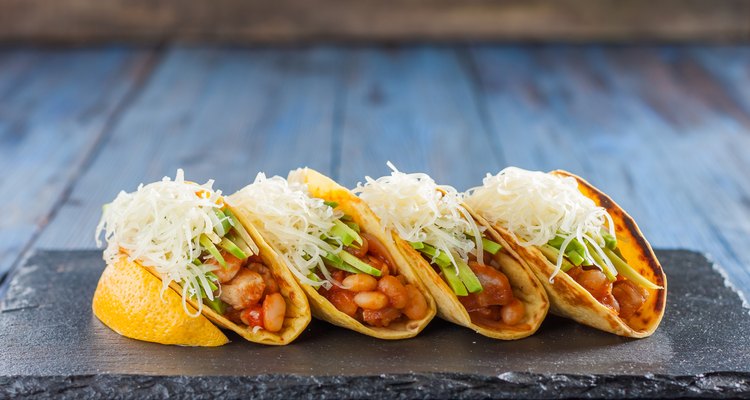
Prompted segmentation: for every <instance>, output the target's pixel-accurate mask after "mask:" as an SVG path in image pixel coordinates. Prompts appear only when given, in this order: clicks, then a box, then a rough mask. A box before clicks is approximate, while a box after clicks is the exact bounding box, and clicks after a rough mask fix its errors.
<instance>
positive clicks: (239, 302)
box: [94, 170, 311, 345]
mask: <svg viewBox="0 0 750 400" xmlns="http://www.w3.org/2000/svg"><path fill="white" fill-rule="evenodd" d="M212 184H213V181H209V182H207V183H206V184H203V185H198V184H196V183H192V182H187V181H185V180H184V178H183V172H182V170H178V172H177V177H176V179H175V180H174V181H173V180H171V179H169V178H166V177H165V178H164V179H163V180H162V181H160V182H155V183H151V184H148V185H145V186H144V185H140V186H139V187H138V190H137V191H135V192H133V193H126V192H120V194H118V195H117V198H115V200H114V201H112V202H111V203H109V204H107V205H106V206H105V207H104V212H103V215H102V219H101V221H100V223H99V226H98V227H97V234H96V238H97V245H101V242H100V239H99V237H100V235H101V234H102V232H103V233H104V239H105V240H106V241H107V248H106V249H105V250H104V259H105V261H106V262H107V264H108V265H109V266H108V268H110V267H111V268H113V269H114V268H115V266H117V267H119V268H123V265H124V268H134V269H138V268H145V269H146V270H147V271H148V272H150V273H151V274H153V275H154V276H156V277H158V278H159V279H160V280H161V296H160V297H161V299H163V300H164V302H166V303H168V304H167V305H168V306H170V307H171V306H172V305H173V303H174V301H175V299H176V297H175V296H174V294H171V293H169V292H170V291H174V292H176V294H179V296H180V297H181V303H182V309H183V312H184V315H183V316H181V317H180V318H181V320H183V321H184V316H185V315H186V316H188V317H192V318H197V319H201V318H204V317H205V318H208V319H209V320H211V321H213V322H214V323H216V324H217V325H219V326H220V327H222V328H226V329H230V330H232V331H234V332H236V333H238V334H239V335H240V336H242V337H243V338H245V339H247V340H249V341H252V342H256V343H262V344H270V345H284V344H288V343H290V342H291V341H293V340H294V339H295V338H296V337H297V336H299V334H300V333H301V332H302V331H303V330H304V329H305V327H306V326H307V324H308V323H309V322H310V319H311V315H310V308H309V304H308V302H307V299H306V297H305V295H304V293H303V292H302V290H301V289H300V287H299V285H297V283H296V281H295V280H294V278H293V277H292V275H291V274H290V273H289V271H287V269H286V268H285V267H284V265H283V263H282V261H281V260H280V259H279V257H278V255H277V254H276V253H275V252H274V251H273V249H272V248H271V247H270V246H269V245H268V244H267V243H266V242H264V241H263V239H262V237H261V236H260V235H259V234H258V232H257V231H256V230H255V228H254V227H253V226H252V224H251V223H250V222H249V221H247V220H244V219H243V217H242V216H241V215H237V214H236V213H235V212H234V210H232V208H231V207H230V206H228V205H227V204H225V202H224V198H223V197H222V196H221V192H220V191H214V190H213V189H212ZM131 276H133V277H135V276H140V277H138V278H133V279H137V280H143V279H144V278H143V275H142V274H141V275H131ZM102 279H104V278H102ZM105 282H106V283H105V284H102V283H101V282H100V285H99V286H98V287H97V294H95V299H94V313H95V314H96V315H97V317H99V319H100V320H102V322H104V323H105V324H108V325H109V326H111V327H113V324H112V322H113V321H117V320H118V319H122V318H121V317H122V316H117V315H112V314H116V313H118V312H119V311H118V309H116V308H111V307H106V304H105V302H103V301H101V300H100V299H102V298H108V299H114V298H116V296H113V295H112V290H110V289H111V288H108V287H107V285H111V284H121V285H122V284H123V282H122V280H121V279H120V280H106V281H105ZM141 283H142V282H141ZM137 284H139V283H136V285H137ZM130 285H131V286H132V285H133V283H132V282H131V283H130ZM105 292H106V293H107V295H106V296H104V293H105ZM167 293H169V294H168V295H165V294H167ZM122 300H123V299H119V300H117V301H122ZM150 301H152V300H145V301H144V300H143V299H139V298H128V299H127V302H129V303H130V304H129V305H128V307H125V308H121V309H119V310H120V311H122V312H131V311H132V310H137V312H138V313H139V314H137V315H139V316H140V317H139V318H144V317H143V316H144V315H145V314H144V313H143V308H144V307H145V308H153V307H154V305H153V304H150V303H149V302H150ZM170 302H171V303H170ZM125 317H126V318H132V317H133V315H132V314H131V315H129V316H125ZM135 322H137V321H135ZM113 329H114V330H116V331H118V332H119V333H121V334H124V335H125V336H131V337H134V336H136V335H129V334H127V332H123V330H122V327H120V326H118V327H117V329H115V327H113ZM134 329H135V328H134ZM136 338H138V339H143V338H142V337H136ZM145 340H148V338H146V339H145ZM157 341H159V340H157ZM159 342H161V341H159Z"/></svg>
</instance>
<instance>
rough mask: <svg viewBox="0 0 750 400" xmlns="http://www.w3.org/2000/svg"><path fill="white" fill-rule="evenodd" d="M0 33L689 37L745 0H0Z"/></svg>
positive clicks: (743, 7) (717, 26) (736, 28)
mask: <svg viewBox="0 0 750 400" xmlns="http://www.w3.org/2000/svg"><path fill="white" fill-rule="evenodd" d="M0 9H2V13H0V40H7V41H11V40H32V41H39V40H44V41H58V42H59V41H65V42H91V41H99V42H101V41H122V40H137V41H150V42H154V41H164V40H171V39H174V38H178V39H183V40H184V39H188V40H201V41H207V40H208V41H233V42H245V43H258V42H276V43H278V42H289V41H310V40H320V39H326V40H331V39H336V40H373V39H375V40H404V39H407V40H419V39H422V40H424V39H427V40H435V39H439V40H454V41H455V40H467V39H486V40H487V39H488V40H498V39H502V40H519V39H526V40H528V39H532V40H548V41H561V40H579V41H580V40H616V41H624V40H639V39H640V40H643V39H652V40H653V39H661V40H695V39H704V40H705V39H723V40H726V39H740V40H746V39H748V37H750V26H748V23H747V21H748V20H750V3H748V2H747V1H745V0H659V1H658V2H654V1H650V0H629V1H617V0H555V1H550V0H504V1H496V0H470V1H456V0H400V1H387V2H383V1H380V0H360V1H345V0H314V1H312V0H276V1H273V2H268V1H263V0H250V1H248V0H216V1H212V2H211V3H210V5H208V4H206V3H205V2H201V1H198V0H192V1H185V0H152V1H147V2H139V3H138V4H136V5H134V4H133V3H132V1H128V0H116V1H113V0H109V1H104V2H103V1H96V0H88V1H85V0H84V1H82V0H57V1H54V2H49V1H45V0H0Z"/></svg>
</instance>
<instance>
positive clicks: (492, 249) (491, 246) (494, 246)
mask: <svg viewBox="0 0 750 400" xmlns="http://www.w3.org/2000/svg"><path fill="white" fill-rule="evenodd" d="M482 248H483V249H484V251H486V252H488V253H490V254H492V255H493V256H494V255H495V254H497V252H498V251H500V249H502V248H503V246H502V245H500V243H498V242H495V241H492V240H490V239H487V238H486V237H482Z"/></svg>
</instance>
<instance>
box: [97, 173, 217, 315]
mask: <svg viewBox="0 0 750 400" xmlns="http://www.w3.org/2000/svg"><path fill="white" fill-rule="evenodd" d="M212 186H213V180H209V181H208V182H206V183H204V184H203V185H199V184H197V183H193V182H188V181H185V178H184V172H183V171H182V169H178V170H177V175H176V177H175V179H174V180H171V179H170V178H169V177H164V178H163V179H162V180H161V181H160V182H154V183H150V184H148V185H143V184H140V185H139V186H138V189H137V190H136V191H135V192H131V193H127V192H125V191H121V192H120V193H119V194H118V195H117V197H116V198H115V199H114V200H113V201H112V202H111V203H109V204H107V205H105V206H104V210H103V213H102V217H101V220H100V221H99V224H98V226H97V227H96V233H95V239H96V245H97V247H101V245H102V241H101V236H102V234H103V236H104V240H106V242H107V248H106V249H105V250H104V260H105V261H107V262H114V261H115V259H116V258H117V257H119V255H120V254H121V253H125V254H126V255H127V257H128V259H130V260H131V261H137V262H139V263H140V264H142V265H144V266H147V267H152V268H154V269H155V270H156V272H157V273H158V274H159V275H160V276H161V277H162V291H161V294H162V297H163V295H164V292H165V291H166V290H167V288H168V287H169V284H170V283H171V282H172V281H174V282H177V283H179V284H180V285H181V286H182V307H183V309H184V310H185V312H186V313H187V314H189V315H192V316H197V315H199V314H200V313H201V311H202V309H203V301H202V296H201V288H202V291H203V292H204V293H206V295H207V296H208V297H209V298H210V299H211V300H213V290H212V289H211V287H210V284H209V278H207V274H208V273H209V272H210V271H211V270H213V269H215V266H213V265H205V264H204V265H196V264H193V260H196V259H198V257H200V255H201V253H202V251H203V248H202V247H201V245H200V243H199V240H200V236H201V235H206V236H208V237H209V238H210V239H211V240H212V241H213V242H218V241H219V240H220V238H219V236H218V235H217V234H216V233H215V232H214V225H215V224H220V223H221V222H220V221H219V220H218V218H216V215H215V211H214V210H215V209H220V208H221V207H222V206H223V200H222V197H221V191H214V190H213V188H212ZM214 283H216V282H214ZM191 297H192V298H194V299H196V300H197V302H198V309H197V313H191V312H190V310H189V308H188V304H187V299H188V298H191Z"/></svg>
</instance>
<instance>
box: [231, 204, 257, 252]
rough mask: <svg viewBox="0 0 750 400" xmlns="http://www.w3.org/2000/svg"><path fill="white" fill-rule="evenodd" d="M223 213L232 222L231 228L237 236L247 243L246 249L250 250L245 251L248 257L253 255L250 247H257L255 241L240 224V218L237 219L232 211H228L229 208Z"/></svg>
mask: <svg viewBox="0 0 750 400" xmlns="http://www.w3.org/2000/svg"><path fill="white" fill-rule="evenodd" d="M225 214H226V215H227V217H229V220H230V221H231V223H232V227H233V228H234V229H233V230H234V231H235V232H237V235H239V237H240V238H242V240H244V241H245V244H247V247H248V250H250V251H249V252H247V255H248V257H249V256H251V255H253V254H254V251H252V250H251V249H253V248H256V247H257V246H255V241H254V240H253V238H252V237H251V236H250V234H249V233H247V230H245V227H244V226H242V224H241V223H240V220H239V219H237V217H236V216H235V215H234V214H232V212H231V211H229V209H227V210H226V211H225Z"/></svg>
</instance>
